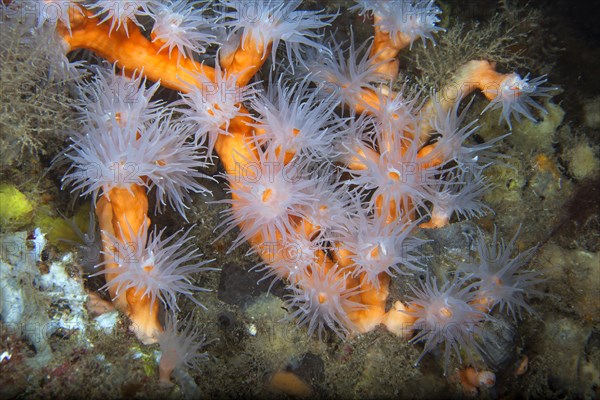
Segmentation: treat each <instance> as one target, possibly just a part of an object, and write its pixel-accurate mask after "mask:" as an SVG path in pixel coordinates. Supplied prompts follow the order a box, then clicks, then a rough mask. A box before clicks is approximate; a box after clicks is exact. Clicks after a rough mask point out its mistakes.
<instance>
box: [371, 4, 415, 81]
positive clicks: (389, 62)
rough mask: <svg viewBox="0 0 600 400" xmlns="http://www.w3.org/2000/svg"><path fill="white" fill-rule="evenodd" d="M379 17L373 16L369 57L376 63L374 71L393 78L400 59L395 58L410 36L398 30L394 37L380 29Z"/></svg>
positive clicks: (408, 43) (406, 44) (407, 43)
mask: <svg viewBox="0 0 600 400" xmlns="http://www.w3.org/2000/svg"><path fill="white" fill-rule="evenodd" d="M380 20H381V18H380V17H378V16H375V26H374V29H375V37H374V38H373V46H372V47H371V54H370V58H371V61H372V63H373V64H378V66H377V68H376V71H377V72H379V73H380V74H383V75H384V76H385V78H386V79H389V80H395V79H396V78H397V77H398V69H399V66H400V61H399V60H398V59H397V58H396V57H397V56H398V53H400V50H402V49H404V48H406V47H407V46H408V45H410V37H408V36H407V35H405V34H403V33H401V32H398V33H397V34H396V35H394V37H392V35H391V34H390V33H389V32H385V31H382V30H381V29H380V28H379V26H378V22H380Z"/></svg>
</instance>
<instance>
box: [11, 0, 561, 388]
mask: <svg viewBox="0 0 600 400" xmlns="http://www.w3.org/2000/svg"><path fill="white" fill-rule="evenodd" d="M50 3H53V2H52V1H49V0H40V2H39V4H40V5H41V6H43V5H47V4H50ZM23 4H24V3H23V2H21V1H12V2H9V4H8V5H4V4H3V6H2V7H3V8H5V9H9V8H10V9H11V10H13V14H18V12H16V11H15V10H18V9H19V8H20V7H25V6H24V5H23ZM61 4H63V5H64V4H68V7H63V8H61V9H60V10H64V11H65V13H66V14H68V17H67V16H65V15H61V18H59V19H58V20H57V21H54V22H56V23H55V24H51V23H49V22H48V21H46V20H44V19H43V18H38V19H37V20H36V21H35V22H36V26H37V27H38V28H39V29H42V28H43V29H45V31H44V32H45V33H46V34H48V35H56V37H58V38H60V41H61V45H62V49H61V51H62V52H63V54H64V55H66V54H68V53H70V52H73V51H75V50H79V49H85V50H88V51H91V52H93V53H95V55H96V56H99V57H101V58H103V59H104V60H106V62H107V63H100V65H99V66H96V67H93V68H90V71H91V73H92V74H93V76H94V78H92V79H91V81H85V82H84V83H81V84H80V90H79V93H78V97H79V99H80V100H79V103H78V105H77V111H78V112H79V126H78V127H77V128H76V129H73V131H72V132H70V136H71V142H72V144H71V145H70V147H69V148H68V149H67V150H66V152H65V157H66V162H68V163H69V164H70V166H69V167H68V170H67V172H66V174H65V176H64V178H63V183H64V188H65V189H67V188H69V189H71V190H73V191H74V192H77V193H78V194H79V195H81V196H84V197H85V196H89V197H91V199H92V201H93V204H94V207H95V212H96V215H97V217H98V223H99V226H100V229H101V232H102V240H103V251H102V254H103V262H102V264H101V265H100V266H99V267H100V268H103V271H102V272H100V273H101V274H103V275H104V276H105V277H106V285H105V288H107V289H108V290H109V292H110V294H111V298H112V299H113V301H114V302H115V304H116V305H117V308H119V309H120V310H121V311H123V312H125V313H126V314H127V315H128V316H129V318H130V319H131V321H132V325H134V326H136V330H135V331H136V334H137V335H138V337H139V338H140V339H141V340H142V341H144V342H145V343H151V342H156V341H157V340H158V341H159V342H161V344H162V343H167V344H169V343H171V342H177V338H176V334H173V332H171V333H170V334H169V335H171V336H168V337H170V338H171V339H165V338H166V337H167V336H165V335H167V334H166V333H162V334H161V332H162V331H163V327H162V324H161V323H160V321H159V319H158V308H159V305H161V306H164V307H166V308H167V309H169V310H171V311H174V310H177V309H178V306H177V295H178V294H183V295H184V296H185V297H187V298H189V299H192V300H193V301H194V302H196V303H198V304H199V300H197V299H196V298H195V294H196V293H197V292H201V291H203V289H202V288H200V287H198V286H197V285H196V284H195V282H194V277H195V276H196V273H199V272H202V271H206V270H207V269H208V268H206V267H204V265H205V264H207V263H208V261H203V260H200V259H199V258H198V257H199V255H198V257H197V256H196V254H195V253H194V251H193V250H192V248H193V245H192V242H191V238H190V237H189V236H187V234H188V233H189V231H187V232H186V233H185V234H184V235H183V237H181V238H178V239H176V236H174V235H173V236H168V237H167V238H166V239H163V238H162V234H163V230H158V229H156V228H152V223H151V219H150V217H151V215H152V213H151V212H149V205H150V204H151V200H150V196H151V194H152V193H151V192H154V194H155V200H154V204H155V212H162V211H164V210H165V209H166V208H168V207H167V206H169V207H170V208H171V209H173V210H174V211H175V212H177V213H178V214H179V215H181V217H182V220H183V219H185V218H186V214H185V211H186V209H187V207H189V204H190V203H191V202H192V201H193V200H199V195H202V194H206V193H208V192H209V191H208V189H206V187H205V184H206V182H207V180H209V179H213V177H212V176H208V174H207V173H205V172H204V171H205V169H206V167H207V166H209V165H211V164H212V163H213V162H216V160H217V158H218V160H219V162H220V166H221V167H222V171H223V173H222V175H223V177H224V178H225V179H226V180H227V184H228V188H229V190H228V194H229V196H230V198H229V199H227V200H223V201H221V202H222V203H226V204H228V205H229V208H228V209H227V210H226V211H225V212H224V216H223V219H222V222H221V223H220V225H219V226H218V227H217V230H218V232H219V233H218V234H217V236H216V237H217V238H221V237H224V236H225V235H226V234H227V233H229V232H230V231H234V230H235V231H239V234H238V236H237V238H236V239H234V240H233V242H232V243H231V247H230V249H231V250H233V249H235V248H237V247H239V246H241V245H243V244H244V243H248V244H249V245H250V246H251V249H252V252H253V253H255V254H256V255H258V257H260V258H261V261H262V262H261V264H259V265H258V266H257V269H259V270H261V271H263V272H264V273H265V276H266V277H268V278H275V279H276V280H284V281H285V282H286V283H287V289H288V293H289V295H288V301H287V307H288V311H289V313H290V317H291V318H294V319H296V320H297V321H298V325H300V326H307V327H308V333H309V335H312V334H313V332H317V333H318V335H319V337H321V336H322V334H323V332H325V330H326V328H328V329H330V330H332V331H333V332H335V333H336V334H338V335H339V336H341V337H347V336H349V335H354V334H359V333H364V332H368V331H371V330H373V329H374V328H375V327H377V326H379V325H380V324H385V325H386V326H388V327H390V326H395V325H396V324H397V323H398V319H400V320H402V321H404V322H407V323H409V324H412V330H414V331H418V332H419V333H417V336H415V338H414V339H413V341H415V342H416V341H425V350H424V352H428V351H430V350H432V349H433V348H434V347H436V346H437V345H438V344H440V343H443V342H445V343H446V350H445V351H446V360H447V359H448V355H449V353H450V350H451V349H457V348H458V347H459V346H466V345H468V344H469V342H470V338H469V336H470V335H472V334H473V333H476V332H477V329H478V327H479V322H480V321H482V320H484V319H486V318H487V315H488V312H489V311H490V309H491V308H492V307H493V306H494V305H496V304H499V306H500V308H502V307H506V308H507V309H508V310H509V311H511V312H513V313H514V312H515V311H518V310H520V309H522V308H524V309H526V310H529V308H528V306H526V305H525V303H524V299H523V295H524V294H525V293H526V292H528V291H529V289H530V286H532V285H534V284H535V283H537V282H538V279H537V277H536V275H535V274H527V273H519V272H517V269H518V268H519V267H520V266H521V265H522V264H523V262H524V261H525V260H526V259H527V256H528V255H529V254H530V253H526V254H525V255H522V256H517V257H516V258H514V259H510V258H509V256H508V255H506V254H507V253H510V252H511V251H512V247H513V244H514V239H513V241H511V242H510V243H509V245H508V246H507V248H504V246H501V247H500V250H499V252H498V253H496V252H495V250H493V249H494V248H493V247H492V250H490V249H488V248H487V247H485V246H484V245H483V244H482V242H480V244H479V251H480V253H481V257H482V260H483V261H482V262H483V264H482V265H483V267H482V268H475V267H474V266H466V267H464V271H465V276H464V277H463V278H460V279H461V280H459V282H461V284H462V283H465V286H461V284H458V283H456V282H455V283H452V284H449V283H445V284H443V285H441V287H440V286H438V285H437V283H436V281H435V280H428V281H427V282H426V283H424V284H422V285H421V287H414V288H413V290H414V296H413V299H412V302H411V303H410V304H409V305H408V308H407V311H405V312H404V313H397V312H395V310H391V311H390V310H388V309H387V307H386V302H387V300H388V294H389V283H390V280H391V279H392V278H398V277H400V278H398V279H401V276H404V275H411V274H413V273H415V272H425V269H426V267H425V263H424V262H423V261H424V256H423V255H422V254H421V252H422V248H423V247H424V244H425V242H426V241H425V240H423V239H420V238H418V237H417V235H418V234H419V231H420V230H422V229H434V228H440V227H443V226H446V225H448V224H449V223H450V222H451V220H452V219H467V218H473V217H477V216H481V215H483V214H485V213H486V212H487V211H489V207H488V206H487V205H485V204H484V203H483V201H482V196H483V194H484V193H485V192H486V191H488V189H489V188H490V183H489V182H488V181H487V180H486V178H485V172H486V169H487V168H488V167H489V166H490V165H491V164H493V163H494V162H495V160H496V158H497V154H496V153H495V152H494V150H493V147H494V146H495V145H496V144H497V142H498V141H499V140H500V139H501V137H502V133H504V132H503V131H502V130H500V132H501V134H499V135H498V136H499V137H498V138H495V139H490V140H488V141H487V142H484V143H478V144H472V142H471V139H472V136H473V134H474V132H475V131H476V130H477V126H476V124H477V122H476V121H468V120H467V113H468V109H469V106H470V104H471V103H470V102H466V101H463V100H464V99H466V98H467V96H468V95H469V93H471V92H473V91H476V90H479V91H481V93H483V94H484V95H485V97H487V98H488V99H489V100H490V103H489V105H488V106H487V107H485V110H484V111H486V112H491V111H493V110H495V109H497V108H501V109H502V112H501V119H505V120H506V121H507V122H508V124H509V126H511V122H510V121H511V119H513V118H514V117H519V115H523V116H525V117H527V118H533V116H532V115H533V114H532V113H533V111H531V110H530V107H533V108H535V109H537V110H538V111H543V109H542V107H541V106H540V105H539V104H538V103H537V102H536V101H535V100H533V98H534V97H540V96H541V97H546V96H548V95H549V90H550V89H549V88H547V87H542V86H541V85H542V84H543V83H545V78H536V79H531V80H529V79H528V78H527V77H526V78H524V79H521V78H519V76H518V75H515V73H512V72H509V73H506V74H504V73H500V72H497V71H496V69H495V66H494V65H493V64H492V63H490V62H488V61H485V60H473V61H470V62H468V63H466V64H464V65H463V66H462V67H461V68H459V70H458V71H456V73H455V74H454V75H453V77H452V79H450V81H449V82H447V87H441V88H438V89H439V90H438V91H437V92H429V91H427V90H426V89H424V88H419V87H413V86H412V85H410V84H401V83H400V81H401V80H400V78H399V68H400V66H399V60H398V54H399V53H400V52H402V51H404V50H410V49H411V48H412V47H414V46H416V45H417V43H418V40H419V39H421V40H422V43H423V45H425V44H426V43H427V42H434V38H435V35H438V34H442V32H443V31H444V29H442V28H441V27H439V26H438V23H439V21H440V18H439V15H440V14H441V10H440V8H439V7H438V6H437V5H436V4H435V3H434V2H433V1H432V0H427V1H420V0H419V1H399V2H391V1H358V4H357V5H356V6H355V7H354V8H353V10H355V11H357V13H358V15H362V16H365V17H368V18H373V21H374V22H373V25H374V38H373V40H372V41H370V42H369V43H368V44H365V45H362V46H359V47H358V48H357V47H356V45H355V43H354V38H353V37H352V39H351V40H350V41H348V42H342V41H340V40H339V39H338V38H337V37H336V36H335V34H331V35H326V34H324V33H323V29H325V28H327V27H328V26H330V25H331V24H332V22H333V20H334V19H335V17H336V15H335V13H328V12H325V10H308V9H304V8H303V5H302V2H301V1H300V0H295V1H285V0H262V1H253V2H234V1H228V0H222V1H219V2H217V1H214V2H198V1H192V2H185V1H183V0H175V1H168V2H166V3H163V2H159V1H155V0H151V1H143V2H142V1H140V2H136V1H108V0H98V1H81V2H80V1H73V2H61ZM6 14H7V15H9V14H11V13H6ZM145 17H149V19H150V20H152V21H153V22H152V28H151V29H150V27H146V26H145V24H144V22H143V21H144V18H145ZM143 29H148V32H149V37H148V35H145V34H143V33H142V30H143ZM282 46H285V50H286V53H285V54H286V56H285V57H281V56H279V55H277V56H276V52H277V50H278V49H280V48H281V47H282ZM63 61H65V62H67V61H66V59H65V60H63ZM264 65H271V66H272V68H271V69H270V71H267V67H266V66H264ZM259 71H262V74H261V75H260V76H262V77H265V76H266V75H267V74H266V73H267V72H268V75H269V76H270V79H269V80H268V81H264V82H262V83H260V82H257V81H258V77H257V76H258V73H259ZM149 82H155V83H154V84H150V83H149ZM159 85H162V86H164V87H167V88H169V89H173V90H175V91H176V92H178V95H179V96H180V98H179V99H178V100H176V101H172V102H166V101H159V100H155V97H156V96H155V95H156V91H157V89H158V86H159ZM450 86H452V87H456V88H459V89H460V95H459V96H455V97H452V98H450V97H447V96H444V95H443V94H444V93H447V92H448V90H447V89H448V87H450ZM465 103H467V104H466V105H465ZM461 107H463V108H462V109H461ZM192 222H193V221H192ZM156 232H159V233H156ZM291 246H293V247H294V249H296V251H292V252H290V249H291ZM129 258H131V260H130V259H129ZM466 279H473V280H474V281H473V283H472V284H466ZM494 285H495V286H494ZM529 292H530V293H532V294H535V292H533V291H529ZM482 293H485V296H484V295H482ZM478 296H479V297H478ZM482 296H484V297H482ZM484 298H485V300H482V299H484ZM477 299H479V300H481V301H480V302H479V303H478V302H477ZM169 321H170V322H169V323H168V325H169V326H168V329H167V331H169V332H170V331H176V327H175V326H176V324H175V323H174V322H173V321H174V320H173V319H171V320H169ZM187 333H190V332H187ZM173 335H175V336H173ZM192 336H194V337H195V336H197V335H196V332H194V333H193V334H192ZM181 346H182V347H183V348H185V349H187V350H188V351H197V350H198V349H199V348H200V347H201V346H200V344H199V342H196V341H195V340H194V339H189V340H187V341H186V340H184V341H183V342H182V344H181ZM189 359H193V357H191V358H186V357H183V356H182V357H178V358H177V360H174V361H173V362H172V364H178V363H179V364H181V363H183V364H185V363H187V362H188V361H186V360H189ZM446 364H447V361H446ZM165 379H166V378H165Z"/></svg>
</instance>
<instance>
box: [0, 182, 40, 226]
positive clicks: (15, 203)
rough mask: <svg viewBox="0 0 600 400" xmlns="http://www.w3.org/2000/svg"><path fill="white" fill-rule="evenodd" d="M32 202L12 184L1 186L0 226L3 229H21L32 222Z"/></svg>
mask: <svg viewBox="0 0 600 400" xmlns="http://www.w3.org/2000/svg"><path fill="white" fill-rule="evenodd" d="M32 217H33V204H32V202H31V201H30V200H29V199H28V198H27V196H25V195H24V194H23V192H21V191H20V190H19V189H17V187H16V186H14V185H11V184H2V185H0V225H1V226H2V227H3V228H13V229H15V228H20V227H22V226H24V225H27V224H28V223H30V222H31V219H32Z"/></svg>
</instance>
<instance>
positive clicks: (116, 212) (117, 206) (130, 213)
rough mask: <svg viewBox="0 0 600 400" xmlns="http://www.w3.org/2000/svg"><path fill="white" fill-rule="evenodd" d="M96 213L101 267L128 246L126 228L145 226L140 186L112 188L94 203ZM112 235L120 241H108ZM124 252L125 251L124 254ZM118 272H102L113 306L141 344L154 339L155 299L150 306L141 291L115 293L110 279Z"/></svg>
mask: <svg viewBox="0 0 600 400" xmlns="http://www.w3.org/2000/svg"><path fill="white" fill-rule="evenodd" d="M96 215H97V217H98V224H99V226H100V231H101V232H102V250H103V252H104V261H105V266H104V269H105V271H109V270H111V269H115V268H117V267H118V265H117V263H116V262H115V260H114V256H115V253H116V249H117V248H125V249H127V248H128V244H129V243H132V242H133V241H134V240H133V239H134V238H131V237H130V232H141V231H142V226H144V225H146V226H148V225H149V224H150V219H149V218H148V197H147V195H146V190H145V188H144V187H142V186H139V185H131V186H130V187H129V188H120V187H116V188H112V189H111V190H110V191H109V192H108V193H106V194H104V195H103V196H102V197H100V199H99V200H98V202H97V204H96ZM111 238H116V240H118V241H119V242H120V244H116V243H113V242H112V239H111ZM125 256H127V255H125ZM117 275H118V273H110V272H106V273H105V278H106V283H107V284H108V292H109V294H110V296H111V298H112V299H113V304H114V305H115V307H116V308H117V309H118V310H119V311H121V312H123V313H125V314H126V315H127V316H128V317H129V319H130V320H131V329H132V330H133V331H134V332H135V334H136V336H137V337H138V338H139V339H140V340H141V341H142V342H143V343H145V344H149V343H154V342H155V341H156V338H154V335H155V333H156V332H161V331H162V326H161V325H160V322H159V321H158V303H155V304H154V305H153V306H152V307H150V298H149V297H148V296H145V297H144V296H142V292H141V291H139V290H138V291H137V292H136V291H135V290H133V289H129V290H127V293H126V295H125V296H122V295H121V296H117V292H116V290H117V288H116V286H115V285H111V284H110V282H111V281H112V280H113V279H114V278H115V277H116V276H117Z"/></svg>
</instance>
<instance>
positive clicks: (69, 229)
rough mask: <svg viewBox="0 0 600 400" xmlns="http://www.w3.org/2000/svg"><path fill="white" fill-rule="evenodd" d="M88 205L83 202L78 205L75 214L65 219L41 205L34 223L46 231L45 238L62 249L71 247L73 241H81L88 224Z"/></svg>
mask: <svg viewBox="0 0 600 400" xmlns="http://www.w3.org/2000/svg"><path fill="white" fill-rule="evenodd" d="M89 213H90V207H89V205H87V204H85V205H83V206H82V207H80V208H79V209H78V210H77V212H76V213H75V215H74V216H73V217H71V218H69V219H66V218H65V217H63V216H62V215H58V216H57V215H55V214H56V213H55V212H54V211H53V210H52V209H51V208H50V207H49V206H46V205H44V206H41V207H40V208H38V209H37V211H36V216H35V219H34V222H35V225H36V226H39V227H40V228H41V229H42V232H45V233H46V240H48V242H49V243H51V244H53V245H55V246H57V247H58V248H59V249H61V250H63V251H68V250H70V249H71V248H72V246H73V243H80V242H81V243H82V238H81V235H82V234H84V233H86V232H87V231H88V229H89V225H90V215H89Z"/></svg>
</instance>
